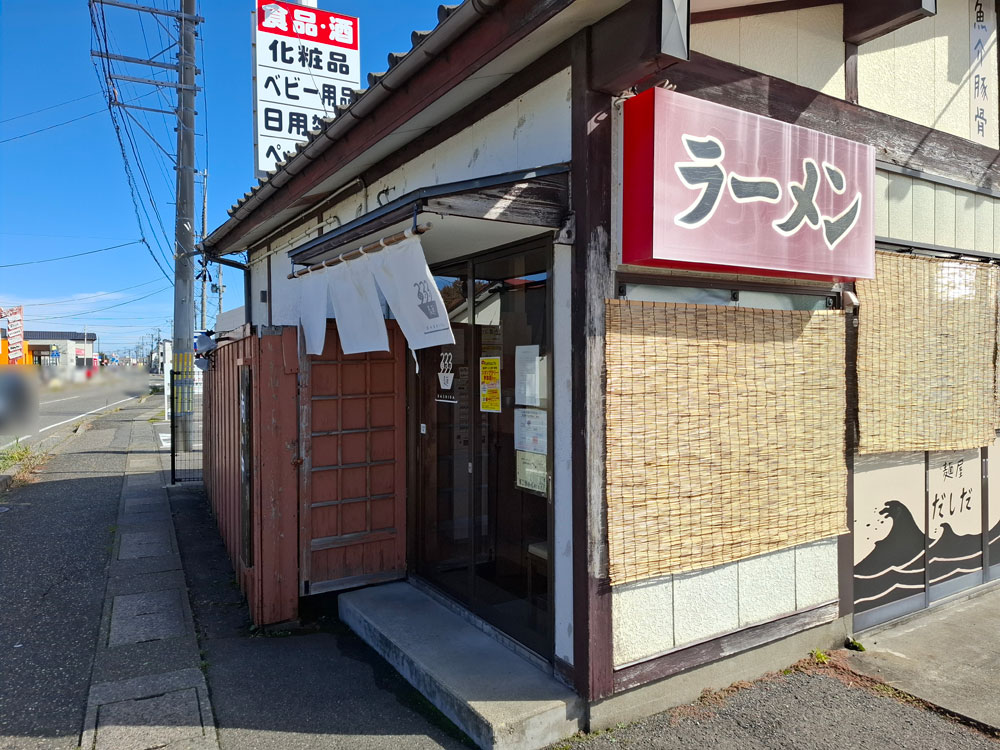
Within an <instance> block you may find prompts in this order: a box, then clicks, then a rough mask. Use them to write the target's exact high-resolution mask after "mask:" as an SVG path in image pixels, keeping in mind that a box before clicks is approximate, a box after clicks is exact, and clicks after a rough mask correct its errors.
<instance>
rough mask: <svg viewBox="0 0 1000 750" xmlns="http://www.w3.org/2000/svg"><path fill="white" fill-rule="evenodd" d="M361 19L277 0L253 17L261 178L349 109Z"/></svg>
mask: <svg viewBox="0 0 1000 750" xmlns="http://www.w3.org/2000/svg"><path fill="white" fill-rule="evenodd" d="M358 30H359V28H358V19H357V18H354V17H353V16H345V15H341V14H340V13H332V12H329V11H324V10H318V9H316V8H308V7H305V6H302V5H294V4H292V3H285V2H278V1H277V0H257V10H256V12H255V15H254V164H255V167H256V171H257V176H258V177H263V176H265V175H266V174H267V173H268V172H270V171H273V170H274V168H275V165H276V164H277V162H279V161H283V160H284V159H285V154H286V153H291V152H294V151H295V145H296V144H297V143H303V142H305V141H306V140H307V137H308V136H307V134H308V133H309V131H311V130H319V129H320V128H322V127H323V118H324V117H328V118H329V117H333V116H334V107H335V106H337V105H340V106H347V105H348V104H350V102H351V96H352V94H351V92H352V90H353V89H356V88H358V87H359V86H360V85H361V51H360V45H359V39H358Z"/></svg>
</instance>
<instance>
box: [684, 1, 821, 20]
mask: <svg viewBox="0 0 1000 750" xmlns="http://www.w3.org/2000/svg"><path fill="white" fill-rule="evenodd" d="M839 2H840V0H836V2H834V0H776V2H773V3H757V4H756V5H736V6H733V7H732V8H719V9H718V10H703V11H701V12H700V13H692V14H691V23H710V22H712V21H727V20H729V19H730V18H744V17H745V16H761V15H764V14H765V13H783V12H784V11H788V10H803V9H805V8H817V7H819V6H820V5H837V4H839Z"/></svg>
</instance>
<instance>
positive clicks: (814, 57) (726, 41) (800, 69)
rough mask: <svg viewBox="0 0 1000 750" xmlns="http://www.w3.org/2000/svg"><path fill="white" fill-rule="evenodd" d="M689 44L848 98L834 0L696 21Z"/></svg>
mask: <svg viewBox="0 0 1000 750" xmlns="http://www.w3.org/2000/svg"><path fill="white" fill-rule="evenodd" d="M691 48H692V49H694V50H697V51H698V52H702V53H704V54H706V55H710V56H712V57H715V58H718V59H719V60H725V61H726V62H731V63H734V64H736V65H742V66H743V67H746V68H750V69H752V70H759V71H760V72H761V73H766V74H767V75H771V76H775V77H777V78H783V79H785V80H787V81H792V82H793V83H797V84H799V85H800V86H806V87H808V88H811V89H815V90H816V91H822V92H823V93H824V94H829V95H830V96H836V97H838V98H841V99H842V98H844V87H845V83H844V42H843V8H842V6H841V5H839V4H836V3H834V4H831V5H824V6H820V7H818V8H806V9H804V10H792V11H785V12H782V13H766V14H763V15H756V16H746V17H744V18H734V19H729V20H725V21H712V22H710V23H698V24H694V25H693V26H692V27H691Z"/></svg>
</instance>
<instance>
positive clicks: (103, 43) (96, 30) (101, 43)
mask: <svg viewBox="0 0 1000 750" xmlns="http://www.w3.org/2000/svg"><path fill="white" fill-rule="evenodd" d="M103 15H104V12H103V6H102V8H101V17H102V19H103ZM90 27H91V37H92V41H95V42H96V43H97V46H98V47H103V49H102V50H101V51H103V52H107V51H108V50H107V28H106V26H105V29H104V35H103V37H102V35H101V28H100V26H99V24H98V20H97V15H96V14H95V13H94V6H93V4H91V6H90ZM99 59H101V64H102V66H103V68H104V77H103V78H102V77H101V75H100V71H99V69H98V67H97V62H96V61H95V62H94V70H95V71H97V72H98V76H97V78H98V82H99V83H100V86H101V91H103V92H104V94H105V97H106V98H107V103H108V114H109V115H110V116H111V125H112V127H113V128H114V131H115V137H116V138H117V140H118V147H119V149H120V150H121V154H122V165H123V167H124V169H125V178H126V180H127V182H128V188H129V195H130V196H131V198H132V210H133V212H134V213H135V221H136V224H137V225H138V227H139V232H140V233H141V234H143V238H142V244H144V245H145V246H146V249H147V250H148V251H149V256H150V257H151V258H152V259H153V262H154V263H155V264H156V267H157V268H158V269H160V273H162V274H163V277H164V278H165V279H167V280H168V281H169V282H170V283H171V285H172V284H173V283H174V282H173V279H171V278H170V275H169V274H168V273H167V272H166V271H165V270H164V268H163V266H162V265H160V261H159V259H158V258H157V257H156V254H155V253H154V252H153V248H152V247H150V245H149V242H147V241H146V238H145V233H144V232H143V226H142V218H141V217H140V216H139V209H140V206H141V204H140V202H139V198H138V196H137V194H136V193H137V189H136V185H135V177H134V176H133V175H132V168H131V166H130V165H129V160H128V155H127V152H126V151H125V142H124V141H123V140H122V135H121V129H120V128H119V125H118V119H117V117H116V116H115V108H114V105H113V103H112V100H111V91H110V89H109V86H110V83H109V82H110V80H111V79H110V78H109V76H110V75H111V67H110V65H109V63H108V61H107V59H105V58H99ZM142 210H143V213H145V208H143V209H142ZM146 219H147V221H149V215H148V214H146ZM149 225H150V228H152V222H151V221H150V222H149ZM153 237H154V240H156V235H155V234H154V235H153ZM156 244H157V246H159V244H160V243H159V240H156ZM160 254H161V255H162V254H163V248H162V247H161V248H160ZM167 265H168V266H169V265H170V264H169V263H168V264H167Z"/></svg>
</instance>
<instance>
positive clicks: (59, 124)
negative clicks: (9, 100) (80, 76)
mask: <svg viewBox="0 0 1000 750" xmlns="http://www.w3.org/2000/svg"><path fill="white" fill-rule="evenodd" d="M143 96H149V94H143ZM81 98H83V99H86V98H87V97H81ZM138 98H140V97H135V98H133V99H129V101H135V99H138ZM73 101H79V100H77V99H74V100H73ZM54 106H57V107H58V106H59V105H58V104H57V105H54ZM46 109H51V107H47V108H46ZM38 111H39V112H41V111H43V110H38ZM103 111H104V110H103V109H99V110H97V111H95V112H88V113H87V114H85V115H80V116H79V117H74V118H73V119H72V120H64V121H63V122H57V123H56V124H55V125H49V126H47V127H44V128H39V129H38V130H32V131H30V132H28V133H21V135H15V136H13V137H11V138H4V139H3V140H2V141H0V143H10V142H11V141H19V140H21V139H22V138H27V137H28V136H29V135H38V134H39V133H44V132H45V131H46V130H53V129H55V128H61V127H62V126H63V125H71V124H73V123H74V122H79V121H80V120H86V119H87V118H88V117H93V116H94V115H99V114H101V112H103ZM25 116H26V115H20V117H25ZM10 119H11V120H16V119H17V118H16V117H12V118H10ZM3 122H9V121H8V120H4V121H3Z"/></svg>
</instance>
